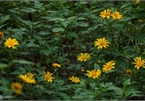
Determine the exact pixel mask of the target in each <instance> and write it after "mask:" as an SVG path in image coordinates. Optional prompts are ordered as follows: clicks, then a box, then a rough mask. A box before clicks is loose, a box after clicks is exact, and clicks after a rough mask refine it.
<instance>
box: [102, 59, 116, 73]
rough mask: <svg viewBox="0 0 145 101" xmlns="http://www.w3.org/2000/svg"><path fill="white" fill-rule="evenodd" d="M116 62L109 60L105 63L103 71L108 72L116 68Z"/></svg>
mask: <svg viewBox="0 0 145 101" xmlns="http://www.w3.org/2000/svg"><path fill="white" fill-rule="evenodd" d="M114 65H115V62H114V61H109V62H107V63H106V64H105V65H103V69H102V70H103V72H108V71H110V70H112V69H113V68H114Z"/></svg>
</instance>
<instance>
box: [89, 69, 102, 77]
mask: <svg viewBox="0 0 145 101" xmlns="http://www.w3.org/2000/svg"><path fill="white" fill-rule="evenodd" d="M87 72H88V73H87V76H88V77H89V78H90V77H92V78H93V79H96V78H98V77H99V76H100V75H101V70H100V69H98V70H96V69H94V70H91V71H87Z"/></svg>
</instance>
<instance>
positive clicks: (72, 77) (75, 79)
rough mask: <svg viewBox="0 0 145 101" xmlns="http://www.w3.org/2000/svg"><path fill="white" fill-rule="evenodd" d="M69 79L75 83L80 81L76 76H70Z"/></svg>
mask: <svg viewBox="0 0 145 101" xmlns="http://www.w3.org/2000/svg"><path fill="white" fill-rule="evenodd" d="M69 79H70V80H71V81H72V82H75V83H78V82H80V79H79V78H78V77H74V76H71V77H70V78H69Z"/></svg>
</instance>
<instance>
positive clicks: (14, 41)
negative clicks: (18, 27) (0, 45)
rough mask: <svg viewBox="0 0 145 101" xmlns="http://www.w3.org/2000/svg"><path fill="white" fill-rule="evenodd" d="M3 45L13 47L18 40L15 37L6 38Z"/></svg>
mask: <svg viewBox="0 0 145 101" xmlns="http://www.w3.org/2000/svg"><path fill="white" fill-rule="evenodd" d="M4 44H5V46H7V47H8V48H13V49H14V48H15V45H19V43H18V41H17V40H16V39H14V38H13V39H11V38H8V39H7V40H6V41H5V43H4Z"/></svg>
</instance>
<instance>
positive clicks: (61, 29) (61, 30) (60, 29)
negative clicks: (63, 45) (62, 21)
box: [52, 27, 64, 33]
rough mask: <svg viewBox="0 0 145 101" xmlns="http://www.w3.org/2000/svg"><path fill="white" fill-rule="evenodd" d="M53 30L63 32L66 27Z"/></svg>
mask: <svg viewBox="0 0 145 101" xmlns="http://www.w3.org/2000/svg"><path fill="white" fill-rule="evenodd" d="M52 31H53V32H55V33H56V32H63V31H64V29H63V28H61V27H60V28H53V29H52Z"/></svg>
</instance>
